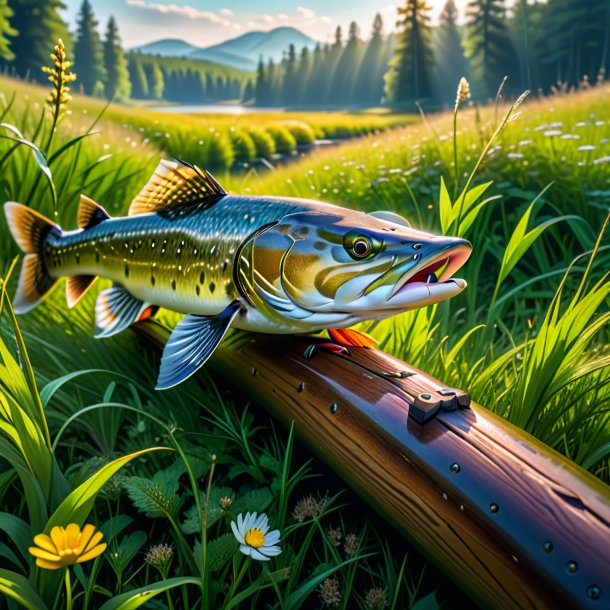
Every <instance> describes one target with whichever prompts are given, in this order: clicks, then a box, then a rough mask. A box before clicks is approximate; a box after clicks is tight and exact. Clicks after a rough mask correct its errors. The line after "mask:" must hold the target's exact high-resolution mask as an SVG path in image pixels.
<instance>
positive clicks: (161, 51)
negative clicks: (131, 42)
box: [134, 38, 198, 57]
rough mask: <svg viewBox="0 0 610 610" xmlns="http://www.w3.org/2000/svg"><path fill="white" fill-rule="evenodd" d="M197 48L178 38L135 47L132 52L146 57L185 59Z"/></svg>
mask: <svg viewBox="0 0 610 610" xmlns="http://www.w3.org/2000/svg"><path fill="white" fill-rule="evenodd" d="M197 50H198V47H196V46H194V45H192V44H190V43H188V42H186V41H184V40H180V39H178V38H165V39H164V40H157V41H155V42H150V43H148V44H145V45H142V46H141V47H137V48H136V49H134V51H141V52H142V53H146V54H147V55H162V56H164V57H186V56H187V55H189V54H190V53H192V52H193V51H197Z"/></svg>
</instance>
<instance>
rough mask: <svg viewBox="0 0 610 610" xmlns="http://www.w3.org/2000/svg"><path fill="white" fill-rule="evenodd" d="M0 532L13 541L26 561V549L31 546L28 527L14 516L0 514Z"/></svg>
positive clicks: (30, 533) (30, 534)
mask: <svg viewBox="0 0 610 610" xmlns="http://www.w3.org/2000/svg"><path fill="white" fill-rule="evenodd" d="M0 530H2V531H4V533H5V534H6V535H7V536H8V537H9V538H10V539H11V540H12V541H13V543H14V544H15V546H16V547H17V548H18V549H19V552H20V553H21V554H22V555H23V556H24V557H25V558H26V559H27V558H28V547H29V546H30V545H31V544H32V530H31V529H30V526H29V525H28V524H27V523H26V522H25V521H24V520H23V519H20V518H19V517H17V516H16V515H11V514H10V513H0Z"/></svg>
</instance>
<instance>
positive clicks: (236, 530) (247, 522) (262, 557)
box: [231, 513, 282, 561]
mask: <svg viewBox="0 0 610 610" xmlns="http://www.w3.org/2000/svg"><path fill="white" fill-rule="evenodd" d="M231 529H232V530H233V535H234V536H235V538H237V541H238V542H239V550H240V551H241V552H242V553H243V554H244V555H248V556H249V557H252V559H256V560H257V561H269V559H270V558H271V557H274V556H275V555H279V554H280V553H281V552H282V549H280V547H279V546H276V545H277V543H278V542H279V541H280V531H279V530H273V531H271V532H270V531H269V519H268V518H267V515H266V514H265V513H261V514H260V516H258V517H257V515H256V513H246V516H245V517H244V516H243V515H241V514H240V515H238V517H237V523H235V521H231Z"/></svg>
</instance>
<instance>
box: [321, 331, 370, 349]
mask: <svg viewBox="0 0 610 610" xmlns="http://www.w3.org/2000/svg"><path fill="white" fill-rule="evenodd" d="M328 334H329V335H330V338H331V339H332V340H333V341H334V342H335V343H338V344H339V345H345V346H346V347H375V345H377V341H376V340H375V339H373V337H371V336H370V335H367V334H366V333H363V332H362V331H359V330H354V329H353V328H329V329H328Z"/></svg>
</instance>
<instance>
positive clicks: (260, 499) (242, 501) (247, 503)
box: [231, 487, 273, 514]
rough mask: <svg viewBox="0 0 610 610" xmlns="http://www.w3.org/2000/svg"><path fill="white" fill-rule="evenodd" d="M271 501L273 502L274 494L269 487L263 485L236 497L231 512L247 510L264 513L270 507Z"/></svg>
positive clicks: (244, 511)
mask: <svg viewBox="0 0 610 610" xmlns="http://www.w3.org/2000/svg"><path fill="white" fill-rule="evenodd" d="M271 502H273V494H272V493H271V492H270V491H269V489H268V488H267V487H261V488H260V489H253V490H252V491H250V492H248V493H246V494H244V495H243V496H240V497H239V498H236V499H235V502H234V503H233V506H232V507H231V512H232V513H233V514H238V513H246V512H251V513H253V512H256V513H262V512H264V511H265V510H266V509H267V508H268V507H269V505H270V504H271Z"/></svg>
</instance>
